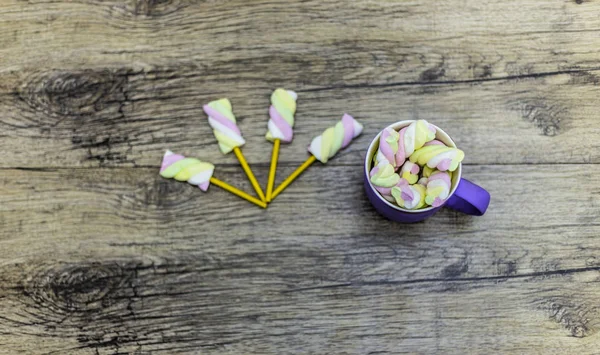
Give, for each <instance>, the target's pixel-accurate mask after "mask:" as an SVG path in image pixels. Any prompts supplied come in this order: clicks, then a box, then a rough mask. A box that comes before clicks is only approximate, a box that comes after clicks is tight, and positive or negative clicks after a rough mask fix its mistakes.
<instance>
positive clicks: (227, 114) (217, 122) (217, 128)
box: [203, 99, 246, 154]
mask: <svg viewBox="0 0 600 355" xmlns="http://www.w3.org/2000/svg"><path fill="white" fill-rule="evenodd" d="M203 108H204V112H206V114H207V115H208V123H209V124H210V126H211V127H212V129H213V133H214V134H215V138H217V141H218V142H219V148H220V149H221V152H222V153H223V154H227V153H229V152H231V151H232V150H233V149H234V148H237V147H240V146H242V145H244V143H246V141H245V140H244V138H242V132H240V129H239V128H238V126H237V124H236V120H235V116H234V115H233V111H232V108H231V102H229V100H228V99H220V100H216V101H212V102H210V103H208V105H204V107H203Z"/></svg>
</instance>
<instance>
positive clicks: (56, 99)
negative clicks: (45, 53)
mask: <svg viewBox="0 0 600 355" xmlns="http://www.w3.org/2000/svg"><path fill="white" fill-rule="evenodd" d="M125 81H126V77H125V76H122V75H118V74H116V73H113V72H110V71H92V70H85V71H80V72H63V71H55V72H49V73H43V74H42V75H39V76H37V77H34V78H32V79H30V80H29V81H28V82H26V83H25V84H24V85H23V87H22V88H21V89H20V90H19V97H20V98H21V100H23V101H24V102H26V103H27V104H28V105H29V106H30V107H31V108H32V109H33V110H34V111H38V112H40V111H41V112H43V113H45V114H46V115H48V116H51V117H59V118H62V117H65V116H67V117H68V116H71V117H77V116H87V115H92V114H94V113H96V112H99V111H102V110H103V109H104V108H105V107H106V106H107V104H109V103H115V102H119V101H123V100H124V99H125V97H124V93H123V86H124V84H125Z"/></svg>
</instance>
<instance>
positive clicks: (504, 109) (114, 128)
mask: <svg viewBox="0 0 600 355" xmlns="http://www.w3.org/2000/svg"><path fill="white" fill-rule="evenodd" d="M28 80H29V81H26V82H24V83H23V86H21V87H20V89H19V92H18V93H15V94H13V95H5V96H0V112H2V115H0V132H2V134H3V137H2V140H0V149H2V150H4V151H11V152H13V153H12V154H7V155H5V156H3V157H2V159H1V160H0V166H2V167H94V166H145V167H152V166H157V165H158V164H159V163H160V160H161V156H162V154H163V152H164V149H166V148H169V149H172V150H174V151H178V152H183V153H186V154H190V155H194V156H197V157H202V158H204V159H207V160H209V161H212V162H214V163H219V164H236V161H235V157H233V156H227V157H224V156H223V155H222V154H221V153H220V152H219V151H218V149H217V145H216V143H215V140H214V137H213V135H212V132H211V129H210V127H209V125H208V124H207V121H206V116H205V114H204V112H202V107H201V105H202V104H203V103H206V102H208V101H210V100H212V99H215V98H217V97H220V96H225V95H227V96H229V97H230V98H231V100H232V102H233V104H234V111H235V113H236V114H237V115H238V118H239V120H240V123H239V125H240V128H241V130H242V132H243V134H244V136H245V137H246V139H247V141H248V143H247V146H246V147H245V148H244V153H245V155H246V156H247V158H248V159H249V161H250V162H251V163H253V164H262V165H267V164H268V163H269V160H270V150H271V144H270V143H268V142H266V141H265V139H264V134H265V132H266V122H267V120H268V116H267V111H268V110H267V108H268V105H269V96H270V93H271V90H272V89H273V88H274V86H271V84H269V83H259V82H243V81H242V82H232V83H228V84H223V85H219V83H218V82H217V81H210V80H207V79H206V78H204V77H203V76H202V75H201V72H197V71H195V70H190V71H187V72H186V71H185V70H184V69H182V68H176V67H165V68H155V69H152V70H150V71H142V72H129V71H124V70H102V71H81V72H64V71H50V72H38V73H36V74H35V75H32V76H31V77H29V78H28ZM597 83H598V77H597V75H596V74H594V73H593V72H588V73H572V74H561V75H552V76H546V77H536V78H528V79H520V80H505V81H491V82H490V81H488V82H482V83H463V84H454V85H443V84H432V85H428V86H394V87H356V88H344V89H334V90H325V91H320V90H317V91H310V90H308V91H307V90H301V89H300V90H299V93H300V99H299V100H300V101H299V106H298V112H297V115H296V118H297V123H296V128H295V132H296V138H295V140H294V142H293V143H292V144H291V145H290V146H285V147H284V148H283V149H282V154H281V162H282V164H283V165H285V164H290V165H298V164H299V163H300V162H301V161H303V160H304V159H305V158H306V156H307V153H306V146H307V144H308V143H309V142H310V140H311V139H312V137H314V136H315V135H317V134H320V133H321V132H322V130H323V129H324V128H326V127H327V126H329V125H331V124H332V123H333V122H335V120H338V119H339V118H340V117H341V114H342V113H343V112H350V113H352V114H354V115H355V116H356V118H357V119H359V120H360V121H362V122H363V123H364V124H365V132H364V134H363V136H362V137H360V138H359V139H357V140H356V142H355V143H353V144H352V145H351V146H350V147H349V149H347V150H346V151H344V152H343V153H342V154H340V156H339V157H336V159H334V160H333V161H332V162H331V164H360V160H361V157H362V156H363V154H364V153H363V152H364V151H365V150H366V147H367V145H368V143H369V141H370V139H371V138H372V137H373V136H375V135H376V133H377V132H378V131H379V130H381V129H382V128H383V127H385V126H387V125H388V124H390V123H392V122H395V121H397V120H401V119H414V118H425V119H428V120H430V121H432V122H434V123H436V124H438V125H439V126H440V127H443V128H444V129H445V130H447V132H448V133H450V134H451V135H452V136H454V137H455V139H456V141H457V143H458V144H459V146H460V147H461V148H462V149H464V150H465V152H466V154H467V158H466V161H465V162H466V163H467V164H523V163H578V164H580V163H599V162H600V143H599V142H598V140H597V139H596V138H597V137H598V135H599V134H600V125H599V124H598V118H597V116H596V114H595V112H596V111H597V110H598V101H597V100H596V98H597V96H598V94H599V93H600V91H599V89H598V86H597ZM294 89H296V88H294ZM17 147H18V149H16V148H17Z"/></svg>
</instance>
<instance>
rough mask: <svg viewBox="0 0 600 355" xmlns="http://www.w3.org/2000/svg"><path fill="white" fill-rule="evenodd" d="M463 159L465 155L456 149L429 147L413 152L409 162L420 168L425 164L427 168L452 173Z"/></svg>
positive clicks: (440, 146) (438, 146)
mask: <svg viewBox="0 0 600 355" xmlns="http://www.w3.org/2000/svg"><path fill="white" fill-rule="evenodd" d="M464 158H465V153H464V152H463V151H462V150H460V149H458V148H451V147H446V146H442V145H429V146H427V147H423V148H421V149H419V150H417V151H416V152H414V153H413V154H412V155H411V156H410V161H411V162H413V163H418V164H419V165H421V166H423V165H425V164H427V166H428V167H430V168H436V169H438V170H439V171H446V170H449V171H454V170H456V168H458V164H460V162H461V161H463V159H464Z"/></svg>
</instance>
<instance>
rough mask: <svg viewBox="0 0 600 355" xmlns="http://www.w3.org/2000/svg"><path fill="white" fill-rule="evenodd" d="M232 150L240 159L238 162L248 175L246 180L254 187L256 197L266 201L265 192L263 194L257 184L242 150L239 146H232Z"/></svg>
mask: <svg viewBox="0 0 600 355" xmlns="http://www.w3.org/2000/svg"><path fill="white" fill-rule="evenodd" d="M233 152H234V153H235V156H236V157H237V158H238V160H239V161H240V164H241V165H242V169H244V172H245V173H246V176H248V180H250V183H252V187H253V188H254V191H256V194H257V195H258V197H260V200H261V201H266V199H265V194H264V192H263V190H262V189H261V188H260V185H259V184H258V181H257V180H256V177H254V173H252V170H251V169H250V166H249V165H248V162H247V161H246V158H244V155H243V154H242V151H241V150H240V148H238V147H235V148H233Z"/></svg>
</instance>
